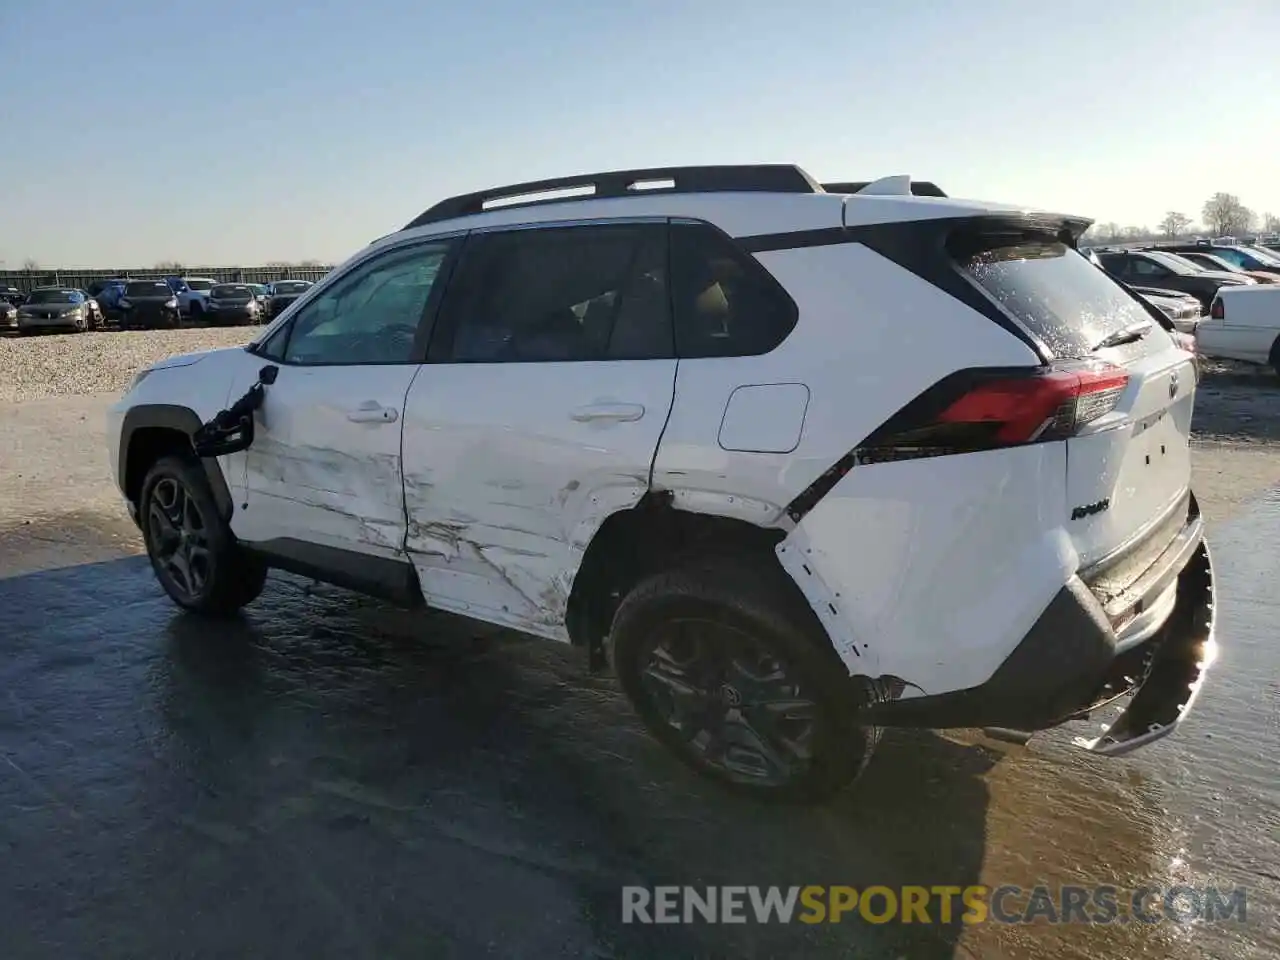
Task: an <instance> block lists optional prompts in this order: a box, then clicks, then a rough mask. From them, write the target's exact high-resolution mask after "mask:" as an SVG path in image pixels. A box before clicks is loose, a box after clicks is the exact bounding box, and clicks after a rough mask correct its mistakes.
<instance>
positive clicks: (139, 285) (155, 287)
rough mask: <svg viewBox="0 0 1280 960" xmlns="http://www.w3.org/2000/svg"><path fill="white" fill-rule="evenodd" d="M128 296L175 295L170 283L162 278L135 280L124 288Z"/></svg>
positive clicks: (167, 296) (166, 296)
mask: <svg viewBox="0 0 1280 960" xmlns="http://www.w3.org/2000/svg"><path fill="white" fill-rule="evenodd" d="M124 295H125V296H126V297H165V298H166V299H167V298H169V297H172V296H173V291H172V290H170V289H169V285H168V284H167V283H164V282H163V281H161V280H135V281H134V282H133V283H130V284H129V285H128V286H126V287H125V288H124Z"/></svg>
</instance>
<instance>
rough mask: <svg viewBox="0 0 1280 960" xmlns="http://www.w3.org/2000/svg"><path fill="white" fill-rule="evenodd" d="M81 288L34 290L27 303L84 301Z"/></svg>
mask: <svg viewBox="0 0 1280 960" xmlns="http://www.w3.org/2000/svg"><path fill="white" fill-rule="evenodd" d="M83 302H84V294H83V293H81V292H80V291H79V290H32V291H31V296H30V297H28V298H27V303H83Z"/></svg>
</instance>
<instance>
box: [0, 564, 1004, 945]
mask: <svg viewBox="0 0 1280 960" xmlns="http://www.w3.org/2000/svg"><path fill="white" fill-rule="evenodd" d="M0 607H3V609H4V610H5V611H7V617H8V622H7V624H6V626H5V628H4V641H3V647H4V656H3V662H2V663H0V691H3V692H0V804H2V805H3V809H4V818H3V819H2V820H0V851H2V852H3V860H2V861H0V882H2V883H3V886H4V889H5V890H6V891H7V892H6V895H5V896H4V897H3V898H0V923H2V924H3V926H4V928H5V929H6V930H7V931H8V933H7V934H6V939H7V946H6V950H5V955H6V956H7V957H13V958H25V957H45V956H48V957H54V956H58V957H62V956H90V955H92V956H97V957H114V956H122V957H123V956H130V957H138V956H155V957H159V956H184V957H205V956H299V957H309V958H310V957H322V956H335V957H338V956H340V957H343V958H351V957H378V958H387V957H399V956H406V957H408V956H413V957H421V956H431V957H433V958H434V957H455V956H456V957H474V956H477V955H481V954H488V955H497V956H513V957H530V958H546V957H553V956H574V957H583V956H601V957H664V958H666V957H677V956H678V957H692V956H707V957H719V956H725V957H728V956H733V957H766V956H806V957H819V956H849V955H857V956H875V957H880V956H909V957H912V958H925V960H927V958H931V957H939V958H940V957H950V956H952V955H953V954H954V952H955V951H956V949H957V947H956V944H957V940H958V937H959V934H960V930H959V929H958V925H950V926H944V925H939V926H932V927H925V926H921V925H917V926H899V925H897V924H893V925H884V926H874V925H869V924H866V923H862V922H860V921H854V922H845V923H842V924H839V925H824V926H814V927H809V926H804V925H800V924H792V925H790V926H786V927H784V926H781V925H776V924H775V925H769V926H759V925H756V924H754V923H753V924H748V925H745V926H724V925H721V926H715V927H711V926H707V925H697V926H676V927H672V926H664V927H645V926H638V925H623V924H622V923H621V922H620V914H621V911H620V903H621V892H620V888H621V886H622V885H623V884H628V883H635V884H646V885H653V884H681V885H682V884H690V885H697V886H705V885H728V884H762V885H769V884H778V885H783V886H788V885H792V884H797V885H804V884H809V883H823V884H836V883H842V884H851V885H854V886H857V887H865V886H868V885H871V884H886V885H888V886H891V887H893V886H898V885H901V884H907V883H920V884H925V885H933V884H943V883H949V884H955V885H957V886H964V885H966V884H971V883H976V882H978V878H979V872H980V869H981V866H982V862H983V853H984V851H983V837H984V822H985V818H986V807H987V794H986V787H985V785H984V784H983V781H982V779H981V775H982V774H983V773H984V772H985V771H986V770H987V769H988V768H989V767H990V765H991V764H992V763H994V762H995V760H996V759H997V758H998V756H999V754H997V753H993V752H989V751H988V750H986V749H985V748H983V747H965V746H960V745H958V744H955V743H952V742H950V741H948V740H946V739H943V738H940V737H937V736H935V735H932V734H928V733H919V734H915V733H900V734H894V733H892V732H891V733H890V734H889V735H887V736H886V738H885V741H884V743H883V744H882V746H881V750H880V753H879V755H878V757H877V759H876V761H875V762H874V763H873V764H872V765H871V767H870V769H869V771H868V773H867V775H866V778H865V779H864V781H863V782H862V784H861V785H860V787H859V789H857V790H856V791H853V792H851V793H849V794H848V795H847V796H845V797H843V798H842V799H840V800H839V801H837V802H836V803H835V804H833V805H831V806H828V807H825V808H818V809H804V808H771V807H761V806H759V805H755V804H751V803H747V802H745V801H740V800H737V799H736V798H733V797H731V796H729V795H726V794H725V793H724V792H722V791H720V790H719V789H717V788H715V787H712V786H710V785H708V784H705V783H704V782H702V781H700V780H698V779H696V778H695V777H694V776H693V775H692V774H689V773H687V772H686V771H685V770H684V769H683V768H682V767H679V766H678V765H676V764H675V762H674V761H673V760H671V759H670V758H669V757H668V755H667V754H666V753H664V752H663V751H662V750H661V748H659V747H657V746H656V745H655V744H653V743H652V742H651V741H650V740H649V739H648V738H647V737H646V736H645V735H644V734H643V732H642V731H641V730H640V729H639V728H638V726H637V725H636V723H635V721H634V719H633V717H632V715H631V713H630V711H629V709H628V707H627V706H626V704H625V702H624V701H623V700H622V699H621V697H620V695H619V694H618V693H617V692H616V689H615V688H614V686H613V684H612V682H611V681H609V680H606V679H604V678H596V677H590V676H587V675H586V673H585V669H584V667H583V665H582V664H581V662H580V661H579V659H578V657H577V656H576V655H575V654H574V653H573V652H572V651H569V650H567V649H564V648H561V647H558V646H553V645H549V644H546V643H543V642H540V641H532V640H530V641H525V640H521V639H516V638H513V637H512V636H511V635H509V634H505V633H501V632H497V631H493V630H490V629H488V628H478V627H476V626H474V625H471V624H467V623H463V622H462V621H459V620H456V619H454V618H451V617H448V616H447V615H442V614H425V615H424V614H416V615H410V614H407V613H404V612H400V611H395V610H390V609H388V608H386V607H384V606H381V605H378V604H375V603H372V602H368V601H364V600H363V599H361V598H357V597H353V596H352V595H349V594H345V593H341V592H339V591H333V590H328V589H324V590H317V591H316V592H314V593H313V592H311V591H310V590H309V589H308V588H307V585H306V584H305V583H304V582H303V581H300V580H296V579H293V578H287V577H278V578H273V580H272V581H271V583H270V585H269V588H268V591H267V593H266V594H265V595H264V596H263V598H262V599H261V600H260V601H259V602H258V603H257V604H255V605H254V606H253V608H252V609H251V613H250V615H249V616H247V617H245V618H243V619H237V620H232V621H228V622H226V623H222V624H217V625H210V624H208V623H204V622H201V621H198V620H196V619H194V618H190V617H187V616H183V615H179V614H177V613H175V611H174V609H173V608H172V607H171V605H170V604H169V603H168V601H167V599H165V598H163V597H162V595H161V594H160V592H159V589H158V587H157V586H156V585H155V583H154V580H153V578H152V576H151V572H150V569H149V567H148V565H147V562H146V560H145V559H142V558H130V559H125V560H116V561H111V562H105V563H98V564H86V565H82V566H77V567H72V568H66V569H62V570H56V571H51V572H47V573H37V574H31V575H27V576H21V577H14V578H11V579H8V580H3V581H0Z"/></svg>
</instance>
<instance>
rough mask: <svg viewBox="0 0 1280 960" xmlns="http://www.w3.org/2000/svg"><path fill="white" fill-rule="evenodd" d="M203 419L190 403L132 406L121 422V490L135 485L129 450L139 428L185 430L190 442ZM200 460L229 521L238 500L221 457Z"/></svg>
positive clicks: (221, 513) (193, 454) (192, 451)
mask: <svg viewBox="0 0 1280 960" xmlns="http://www.w3.org/2000/svg"><path fill="white" fill-rule="evenodd" d="M203 422H204V421H203V420H201V419H200V417H199V416H198V415H197V414H196V412H195V411H194V410H192V409H191V408H190V407H183V406H179V405H177V404H170V403H148V404H142V405H139V406H135V407H131V408H130V409H129V410H128V411H127V412H126V413H125V415H124V419H123V421H122V422H121V425H120V443H119V452H118V454H117V457H118V462H117V464H116V476H118V477H119V478H120V488H121V490H124V491H127V490H128V489H129V488H130V486H131V485H132V480H133V478H132V477H131V476H130V473H129V453H130V449H131V447H132V444H133V441H134V438H135V437H136V436H138V433H139V431H143V430H148V429H159V430H169V431H171V432H175V433H181V434H183V435H185V436H186V438H187V442H188V444H190V442H191V437H192V436H193V435H194V434H195V432H196V431H197V430H199V429H200V426H201V424H202V423H203ZM190 452H191V455H192V456H195V448H194V447H191V449H190ZM200 464H201V466H203V467H204V472H205V476H206V477H207V478H208V480H209V487H210V489H212V490H213V499H214V502H215V503H216V504H217V505H218V513H219V515H220V516H221V517H222V519H223V520H228V521H229V520H230V519H231V514H232V513H233V512H234V504H233V502H232V499H231V491H230V490H229V489H228V488H227V481H226V478H225V477H224V476H223V475H222V468H221V467H220V466H219V465H218V461H217V460H216V459H213V458H204V459H202V460H201V461H200Z"/></svg>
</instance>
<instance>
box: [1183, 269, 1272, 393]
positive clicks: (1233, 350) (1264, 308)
mask: <svg viewBox="0 0 1280 960" xmlns="http://www.w3.org/2000/svg"><path fill="white" fill-rule="evenodd" d="M1196 348H1197V350H1198V352H1199V353H1200V354H1202V355H1203V356H1206V357H1221V358H1223V359H1226V360H1244V361H1247V362H1249V363H1263V364H1268V365H1269V366H1271V367H1272V368H1273V369H1274V370H1275V371H1276V373H1277V374H1280V287H1264V286H1259V287H1238V288H1237V287H1224V288H1223V289H1222V290H1220V291H1218V295H1217V296H1216V297H1214V299H1213V303H1212V304H1211V305H1210V307H1209V316H1207V317H1205V318H1204V319H1202V320H1201V321H1200V323H1199V324H1198V325H1197V327H1196Z"/></svg>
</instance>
